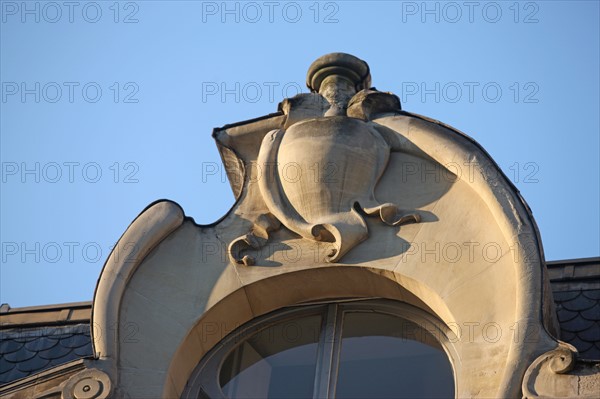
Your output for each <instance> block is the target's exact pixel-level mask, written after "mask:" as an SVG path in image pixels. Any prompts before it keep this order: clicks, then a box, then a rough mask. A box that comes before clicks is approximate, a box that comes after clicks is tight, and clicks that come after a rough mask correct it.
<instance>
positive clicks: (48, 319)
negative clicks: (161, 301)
mask: <svg viewBox="0 0 600 399" xmlns="http://www.w3.org/2000/svg"><path fill="white" fill-rule="evenodd" d="M547 268H548V274H549V277H550V282H551V285H552V291H553V296H554V302H555V304H556V311H557V315H558V320H559V322H560V328H561V337H560V338H561V340H563V341H566V342H568V343H570V344H572V345H573V346H575V347H576V348H577V350H578V351H579V354H580V357H582V358H584V359H589V360H600V258H587V259H575V260H564V261H554V262H547ZM91 307H92V304H91V302H81V303H73V304H64V305H52V306H37V307H32V308H19V309H10V307H9V306H8V305H2V307H0V386H2V385H4V384H7V383H9V382H13V381H16V380H18V379H20V378H24V377H28V376H30V375H33V374H36V373H39V372H41V371H44V370H47V369H50V368H52V367H55V366H59V365H61V364H64V363H67V362H70V361H73V360H76V359H80V358H85V357H90V356H92V344H91V339H90V316H91Z"/></svg>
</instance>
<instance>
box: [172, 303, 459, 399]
mask: <svg viewBox="0 0 600 399" xmlns="http://www.w3.org/2000/svg"><path fill="white" fill-rule="evenodd" d="M440 327H441V322H439V321H438V322H436V321H435V319H433V318H432V317H431V316H429V315H428V314H427V313H425V312H423V311H421V310H419V309H417V308H415V307H412V306H409V305H406V304H403V303H398V302H392V301H382V300H378V301H353V302H338V303H329V304H319V305H306V306H298V307H294V308H288V309H284V310H280V311H277V312H274V313H272V314H269V315H267V316H265V317H261V318H258V319H256V320H253V321H251V322H249V323H247V324H246V325H244V326H242V327H241V328H239V329H237V330H236V331H234V332H233V333H231V334H229V335H228V336H227V337H226V338H225V339H224V340H223V341H222V342H221V343H220V344H219V345H217V346H216V347H215V348H213V349H212V350H211V351H210V352H209V353H208V354H207V355H206V356H205V357H204V359H203V360H202V361H201V362H200V364H199V365H198V366H197V367H196V369H195V371H194V373H193V374H192V378H191V379H190V380H189V382H188V385H187V387H186V390H185V393H184V395H183V397H184V398H229V399H250V398H252V399H255V398H273V399H275V398H277V399H287V398H302V399H304V398H340V399H352V398H357V399H358V398H360V399H365V398H453V397H454V395H455V387H454V374H453V369H452V365H451V362H450V359H449V356H448V354H447V348H446V347H447V345H448V339H447V337H446V335H445V333H444V332H443V331H444V329H443V328H440Z"/></svg>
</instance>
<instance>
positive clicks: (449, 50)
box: [0, 1, 600, 307]
mask: <svg viewBox="0 0 600 399" xmlns="http://www.w3.org/2000/svg"><path fill="white" fill-rule="evenodd" d="M1 12H2V14H1V18H2V20H1V27H0V28H1V30H0V34H1V37H0V46H1V50H0V55H1V61H0V67H1V70H0V75H1V76H0V78H1V79H0V80H1V82H2V99H1V102H0V106H1V116H0V129H1V162H2V182H1V214H0V217H1V221H2V222H1V243H2V263H1V265H0V267H1V269H0V302H2V303H9V304H10V305H11V306H13V307H18V306H30V305H41V304H52V303H62V302H72V301H85V300H91V299H92V296H93V290H94V287H95V284H96V280H97V278H98V276H99V274H100V271H101V268H102V265H103V263H104V261H105V259H106V257H107V256H108V254H109V252H110V249H111V245H114V243H115V242H116V241H117V240H118V238H119V237H120V235H121V234H122V233H123V231H124V230H125V229H126V228H127V226H128V225H129V223H130V222H131V220H133V219H134V218H135V217H136V216H137V215H138V214H139V212H141V211H142V210H143V209H144V208H145V207H146V206H147V205H148V204H149V203H151V202H153V201H155V200H157V199H161V198H168V199H171V200H174V201H177V202H178V203H179V204H181V206H182V207H183V209H184V210H185V212H186V214H187V215H188V216H191V217H193V218H194V219H195V220H196V222H198V223H203V224H205V223H210V222H213V221H215V220H217V219H219V218H220V217H221V216H222V215H223V214H225V213H226V212H227V210H228V209H229V208H230V207H231V205H232V204H233V201H234V199H233V195H232V194H231V190H230V187H229V184H228V182H227V180H226V178H225V175H224V173H220V172H221V171H222V167H221V165H220V158H219V155H218V152H217V148H216V146H215V144H214V142H213V139H212V138H211V131H212V128H213V127H216V126H222V125H225V124H227V123H232V122H236V121H241V120H245V119H249V118H253V117H257V116H261V115H265V114H268V113H271V112H275V111H276V109H277V103H278V102H279V101H281V100H282V99H283V98H284V97H286V96H293V95H295V94H297V93H298V92H300V91H302V92H306V91H307V89H306V87H305V85H304V81H305V74H306V70H307V68H308V66H309V65H310V63H311V62H312V61H313V60H314V59H316V58H317V57H319V56H321V55H323V54H326V53H329V52H334V51H342V52H348V53H351V54H354V55H356V56H358V57H360V58H362V59H364V60H365V61H367V62H368V63H369V65H370V67H371V74H372V77H373V86H375V87H377V88H378V89H379V90H383V91H391V92H394V93H395V94H397V95H398V96H399V97H400V98H401V100H402V104H403V108H404V109H405V110H407V111H410V112H415V113H419V114H424V115H427V116H430V117H432V118H435V119H438V120H441V121H443V122H445V123H448V124H450V125H452V126H454V127H456V128H457V129H459V130H461V131H463V132H466V133H467V134H469V135H470V136H471V137H473V138H474V139H475V140H477V141H478V142H479V143H481V144H482V145H483V146H484V148H485V149H486V150H487V151H488V152H489V153H490V154H491V156H492V157H493V158H494V159H495V160H496V162H497V163H498V164H499V166H500V167H501V168H502V170H503V171H504V173H505V174H506V175H507V176H508V177H509V178H510V179H511V180H512V181H513V182H514V183H515V185H516V186H517V187H518V189H519V190H520V191H521V193H522V195H523V196H524V198H525V199H526V201H527V202H528V204H529V205H530V207H531V208H532V210H533V214H534V216H535V218H536V221H537V223H538V226H539V229H540V231H541V235H542V240H543V244H544V250H545V253H546V259H548V260H558V259H568V258H580V257H589V256H598V255H599V254H600V248H599V245H600V244H599V242H600V237H599V224H600V220H599V219H600V216H599V203H600V200H599V190H600V188H599V185H600V183H599V181H600V177H599V170H600V165H599V155H600V154H599V152H600V149H599V148H600V144H599V132H600V127H599V114H598V110H599V109H600V104H599V97H600V94H599V93H600V86H599V72H598V71H599V70H600V63H599V51H600V50H599V49H600V44H599V37H600V32H599V20H600V12H599V3H598V1H536V2H527V1H523V2H516V1H508V2H503V1H500V2H471V3H469V2H426V3H424V2H421V1H419V2H407V1H382V2H366V1H348V2H346V1H341V2H327V1H325V2H315V1H308V2H277V1H275V2H262V1H259V2H228V3H226V4H225V3H223V2H221V1H219V2H201V1H173V2H166V1H135V2H115V1H106V2H105V1H98V2H87V1H82V2H78V1H75V2H73V3H69V4H68V5H65V4H64V2H44V1H39V2H36V1H28V2H21V1H1ZM213 170H216V171H217V172H218V173H216V174H210V173H209V172H211V171H213Z"/></svg>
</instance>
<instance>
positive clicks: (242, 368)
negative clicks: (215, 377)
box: [219, 316, 321, 399]
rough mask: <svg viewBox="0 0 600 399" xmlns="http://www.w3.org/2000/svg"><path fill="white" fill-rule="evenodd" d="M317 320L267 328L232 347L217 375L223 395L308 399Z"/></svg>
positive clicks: (299, 321) (312, 370)
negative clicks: (234, 347)
mask: <svg viewBox="0 0 600 399" xmlns="http://www.w3.org/2000/svg"><path fill="white" fill-rule="evenodd" d="M320 330H321V316H307V317H302V318H299V319H293V320H289V321H284V322H279V323H277V324H274V325H272V326H269V327H267V328H265V329H263V330H261V331H259V332H257V333H256V334H254V335H253V336H251V337H249V338H248V339H247V340H245V341H244V342H242V343H241V344H240V345H239V346H237V347H236V349H234V350H233V351H232V352H231V353H230V354H229V355H228V356H227V358H226V359H225V362H224V363H223V366H222V367H221V370H220V373H219V382H220V385H221V388H222V390H223V393H224V394H225V396H226V397H228V398H231V399H238V398H239V399H241V398H252V399H256V398H277V399H287V398H303V399H304V398H311V397H312V396H313V385H314V379H315V370H316V363H317V347H318V340H319V333H320Z"/></svg>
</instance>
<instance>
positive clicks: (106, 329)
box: [91, 200, 184, 386]
mask: <svg viewBox="0 0 600 399" xmlns="http://www.w3.org/2000/svg"><path fill="white" fill-rule="evenodd" d="M183 220H184V214H183V210H182V209H181V207H180V206H179V205H178V204H177V203H175V202H172V201H168V200H160V201H156V202H154V203H152V204H150V205H148V207H147V208H146V209H144V210H143V211H142V212H141V213H140V214H139V215H138V216H137V217H136V218H135V219H134V220H133V222H131V224H130V225H129V227H128V228H127V230H125V232H124V233H123V235H122V236H121V238H120V239H119V241H118V242H117V244H116V245H115V247H114V248H113V250H112V251H111V253H110V255H109V257H108V259H107V260H106V262H105V264H104V267H103V268H102V272H101V273H100V278H99V279H98V283H97V285H96V290H95V292H94V301H93V307H92V317H91V319H92V329H91V340H92V347H93V351H94V356H95V358H96V359H98V360H99V362H100V364H99V367H100V368H102V369H104V371H106V372H107V373H108V374H109V376H110V378H111V380H112V384H113V386H116V385H117V382H118V374H119V373H118V372H117V370H116V367H117V359H118V353H119V342H120V341H119V334H120V331H119V327H120V326H119V311H120V307H121V300H122V298H123V295H124V293H125V290H126V289H127V283H128V282H129V280H130V279H131V278H132V276H133V275H134V273H135V272H136V270H137V269H138V267H139V266H140V265H141V264H142V263H143V261H144V259H145V257H146V255H148V253H150V251H152V250H153V249H154V248H155V247H156V246H157V245H158V244H159V243H160V242H161V241H162V240H164V239H165V238H166V237H167V236H168V235H169V234H170V233H171V232H173V231H174V230H176V229H177V228H178V227H179V226H180V225H181V223H183Z"/></svg>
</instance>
